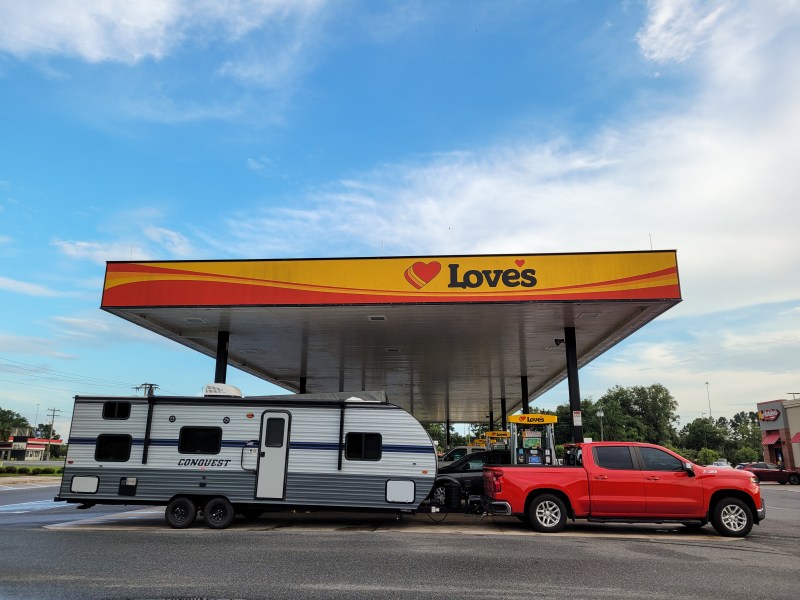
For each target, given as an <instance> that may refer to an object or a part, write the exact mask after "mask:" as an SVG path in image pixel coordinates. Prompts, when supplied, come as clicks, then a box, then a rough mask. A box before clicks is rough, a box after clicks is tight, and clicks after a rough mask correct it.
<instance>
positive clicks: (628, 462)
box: [594, 446, 633, 471]
mask: <svg viewBox="0 0 800 600" xmlns="http://www.w3.org/2000/svg"><path fill="white" fill-rule="evenodd" d="M594 461H595V462H596V463H597V466H598V467H603V468H604V469H615V470H618V471H625V470H631V471H632V470H633V458H632V457H631V451H630V448H628V446H598V447H596V448H594Z"/></svg>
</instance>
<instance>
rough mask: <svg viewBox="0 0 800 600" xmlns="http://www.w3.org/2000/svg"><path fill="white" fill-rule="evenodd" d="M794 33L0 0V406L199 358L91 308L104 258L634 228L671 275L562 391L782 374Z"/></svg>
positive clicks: (178, 388) (252, 2) (336, 8)
mask: <svg viewBox="0 0 800 600" xmlns="http://www.w3.org/2000/svg"><path fill="white" fill-rule="evenodd" d="M798 56H800V3H798V2H796V1H786V2H779V3H766V4H765V3H762V2H755V1H752V2H744V1H739V2H737V1H726V2H699V1H698V2H693V1H689V0H684V1H678V0H664V1H653V2H643V1H633V0H620V1H617V2H613V1H608V2H577V1H574V2H570V1H563V2H544V1H541V2H537V1H524V2H523V1H520V2H513V1H506V2H495V1H492V2H488V1H487V2H481V1H478V0H474V1H469V2H464V1H461V0H459V1H453V2H447V1H436V2H428V1H419V2H414V1H409V2H368V1H363V2H359V1H347V0H337V1H331V2H327V1H325V0H308V1H300V0H263V1H258V0H239V1H231V2H226V3H218V2H214V1H211V0H207V1H202V0H198V1H189V0H185V1H181V0H162V1H155V0H152V1H145V0H141V1H139V2H135V3H134V2H124V1H122V0H120V1H118V2H117V1H113V0H111V1H100V0H31V1H28V2H19V1H16V0H0V306H2V318H0V383H1V384H2V388H1V389H2V392H0V406H2V407H3V408H10V409H12V410H15V411H17V412H19V413H21V414H23V415H24V416H26V417H27V418H29V419H30V420H33V419H34V417H35V416H36V414H37V411H38V416H39V421H40V422H42V421H44V417H43V415H44V414H45V412H46V410H47V409H50V408H56V409H59V410H61V415H60V416H59V418H58V419H57V420H56V425H57V426H56V429H57V431H60V432H62V433H66V430H67V428H68V422H69V415H70V413H71V404H72V400H71V398H72V396H73V395H75V394H78V393H80V394H105V393H110V394H128V393H131V387H132V386H135V385H138V384H141V383H143V382H155V383H158V384H159V385H160V386H161V388H162V391H164V392H165V393H175V394H191V395H194V394H198V393H200V390H201V388H202V385H203V384H204V383H207V382H210V381H211V380H212V379H213V374H214V373H213V371H214V365H213V361H212V360H210V359H208V358H206V357H202V356H199V355H196V354H194V353H192V352H190V351H188V350H186V349H184V348H182V347H176V346H173V345H171V344H170V343H168V342H166V341H165V340H162V339H160V338H158V337H157V336H155V335H153V334H149V333H147V332H144V331H140V330H138V329H136V328H134V327H133V326H131V325H129V324H128V323H126V322H124V321H122V320H121V319H117V318H114V317H111V316H109V315H107V314H105V313H104V312H103V311H101V310H99V308H98V307H99V304H100V296H101V290H102V278H103V274H104V268H105V261H107V260H143V259H232V258H283V257H330V256H392V255H440V254H493V253H515V254H532V253H541V252H583V251H587V252H593V251H618V250H619V251H623V250H643V249H645V250H646V249H650V248H653V249H665V248H666V249H676V250H677V251H678V262H679V268H680V274H681V282H682V290H683V298H684V301H683V302H682V303H681V304H680V305H679V306H678V307H677V308H675V309H673V310H671V311H669V312H668V313H667V314H666V315H664V316H663V317H661V318H660V319H658V320H657V321H655V322H654V323H652V324H650V325H649V326H648V327H646V328H645V329H643V330H641V331H639V332H637V333H636V334H635V335H634V336H632V337H631V338H629V339H628V340H627V341H626V342H625V343H623V344H621V345H619V346H618V347H616V348H615V349H613V350H612V351H611V352H609V353H607V354H606V355H604V356H603V357H601V358H600V359H598V360H596V361H595V362H594V363H592V364H591V365H589V366H587V367H586V368H584V369H583V370H582V371H581V393H582V395H583V396H584V397H589V396H591V397H592V398H594V399H597V398H599V397H600V396H602V395H603V393H604V392H605V391H606V390H607V389H608V388H610V387H612V386H614V385H617V384H619V385H623V386H630V385H650V384H652V383H662V384H663V385H665V386H667V388H668V389H669V390H670V391H671V392H672V394H673V395H674V396H675V398H676V399H677V400H678V402H679V411H678V412H679V414H680V416H681V419H682V424H685V423H686V422H688V421H690V420H692V419H694V418H697V417H700V416H701V414H702V413H704V412H708V405H709V399H710V403H711V408H712V412H713V414H714V416H715V417H716V416H731V415H733V414H734V413H736V412H738V411H740V410H753V409H754V408H755V405H756V403H757V402H761V401H767V400H773V399H775V398H784V397H790V396H789V394H788V392H800V276H798V266H797V265H798V256H800V235H799V234H798V227H799V226H800V201H799V200H800V169H798V158H800V70H798V69H797V64H796V59H797V57H798ZM229 382H230V383H233V384H235V385H238V386H239V387H241V388H242V389H243V390H244V392H245V393H246V394H249V395H252V394H260V393H272V392H273V391H275V388H273V387H272V386H270V385H269V384H267V383H265V382H261V381H259V380H256V379H254V378H252V377H250V376H247V375H244V374H242V373H239V372H237V371H235V370H231V371H229ZM706 382H708V385H706ZM566 401H567V392H566V386H564V385H562V386H559V387H558V388H557V389H555V390H553V391H551V392H549V393H548V394H547V395H546V396H544V397H542V398H540V399H539V400H537V401H536V404H537V405H538V406H542V407H544V408H553V407H555V406H556V405H558V404H562V403H564V402H566Z"/></svg>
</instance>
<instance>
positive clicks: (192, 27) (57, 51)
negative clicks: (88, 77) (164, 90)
mask: <svg viewBox="0 0 800 600" xmlns="http://www.w3.org/2000/svg"><path fill="white" fill-rule="evenodd" d="M320 4H321V2H320V1H318V0H307V1H300V0H231V1H228V2H225V3H219V2H216V1H214V0H138V1H137V2H115V1H113V0H30V1H27V2H15V1H14V0H6V1H3V2H0V50H3V51H5V52H8V53H11V54H14V55H16V56H19V57H21V58H27V57H29V56H32V55H65V56H70V57H77V58H80V59H82V60H85V61H87V62H91V63H98V62H105V61H111V62H121V63H127V64H134V63H137V62H139V61H141V60H144V59H154V60H159V59H162V58H164V57H165V56H167V55H168V54H170V53H171V52H173V51H174V49H175V48H177V47H179V46H181V45H182V44H184V43H186V42H187V40H188V39H192V40H194V41H196V42H198V43H205V42H206V41H210V40H218V39H222V40H223V41H234V40H237V39H239V38H241V37H242V36H244V35H247V34H248V33H250V32H251V31H253V30H254V29H258V28H259V27H261V26H262V25H263V24H264V23H265V22H268V21H269V20H270V19H274V20H279V21H280V20H283V19H285V17H286V16H287V15H288V14H294V13H305V12H308V11H313V10H314V9H315V8H316V7H318V6H319V5H320Z"/></svg>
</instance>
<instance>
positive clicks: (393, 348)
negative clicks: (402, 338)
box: [386, 347, 400, 352]
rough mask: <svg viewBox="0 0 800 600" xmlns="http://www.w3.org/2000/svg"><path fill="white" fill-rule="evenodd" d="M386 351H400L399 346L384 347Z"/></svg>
mask: <svg viewBox="0 0 800 600" xmlns="http://www.w3.org/2000/svg"><path fill="white" fill-rule="evenodd" d="M386 351H387V352H400V348H395V347H391V348H386Z"/></svg>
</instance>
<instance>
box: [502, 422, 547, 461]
mask: <svg viewBox="0 0 800 600" xmlns="http://www.w3.org/2000/svg"><path fill="white" fill-rule="evenodd" d="M507 420H508V429H509V431H508V433H509V442H510V449H511V457H512V458H511V460H512V462H513V463H514V464H518V465H522V464H525V465H552V464H555V455H556V452H555V449H556V444H555V436H554V434H553V424H554V423H556V422H557V421H558V417H556V416H555V415H539V414H530V415H512V416H510V417H508V419H507Z"/></svg>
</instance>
